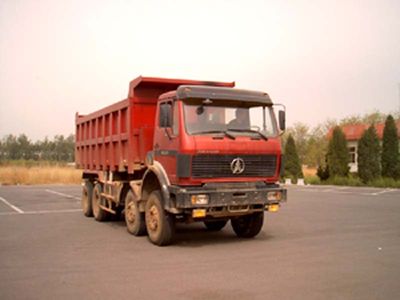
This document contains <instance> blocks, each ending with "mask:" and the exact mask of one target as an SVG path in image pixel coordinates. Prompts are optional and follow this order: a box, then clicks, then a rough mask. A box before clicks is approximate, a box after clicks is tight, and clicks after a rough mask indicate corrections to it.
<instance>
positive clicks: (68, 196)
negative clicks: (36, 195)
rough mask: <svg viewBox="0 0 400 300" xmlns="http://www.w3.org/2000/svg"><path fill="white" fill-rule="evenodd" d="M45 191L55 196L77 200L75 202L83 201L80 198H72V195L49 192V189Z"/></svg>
mask: <svg viewBox="0 0 400 300" xmlns="http://www.w3.org/2000/svg"><path fill="white" fill-rule="evenodd" d="M45 191H46V192H48V193H51V194H55V195H58V196H62V197H65V198H70V199H75V200H79V201H80V200H81V198H79V197H75V196H72V195H68V194H64V193H60V192H57V191H53V190H48V189H46V190H45Z"/></svg>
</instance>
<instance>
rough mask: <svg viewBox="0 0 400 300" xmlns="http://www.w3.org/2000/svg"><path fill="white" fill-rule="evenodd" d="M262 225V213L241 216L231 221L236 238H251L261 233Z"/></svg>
mask: <svg viewBox="0 0 400 300" xmlns="http://www.w3.org/2000/svg"><path fill="white" fill-rule="evenodd" d="M263 223H264V212H259V213H254V214H252V215H246V216H241V217H238V218H234V219H232V220H231V224H232V228H233V231H234V232H235V233H236V235H237V236H238V237H242V238H252V237H255V236H256V235H257V234H259V232H260V231H261V228H262V226H263Z"/></svg>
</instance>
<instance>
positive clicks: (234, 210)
mask: <svg viewBox="0 0 400 300" xmlns="http://www.w3.org/2000/svg"><path fill="white" fill-rule="evenodd" d="M170 191H171V193H172V194H173V195H174V196H175V197H174V198H175V207H176V208H177V209H178V210H179V211H184V212H186V213H190V212H191V211H192V210H193V209H205V211H206V216H207V217H228V216H234V215H243V214H249V213H253V212H257V211H263V210H269V207H270V206H272V205H274V206H275V207H276V205H279V204H280V203H281V202H286V200H287V191H286V189H284V188H282V187H280V186H279V185H275V184H274V185H267V184H265V183H263V182H260V183H240V184H239V183H235V184H234V183H214V184H205V185H203V186H201V187H179V186H172V187H170ZM276 192H278V194H279V195H280V197H279V198H278V199H276V198H275V199H268V195H269V193H276ZM193 195H207V196H208V203H207V204H194V203H192V200H191V199H192V196H193Z"/></svg>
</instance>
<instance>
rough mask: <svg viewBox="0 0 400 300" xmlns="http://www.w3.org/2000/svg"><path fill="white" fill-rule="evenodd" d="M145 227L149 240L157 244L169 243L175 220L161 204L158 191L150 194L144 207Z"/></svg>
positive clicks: (172, 235) (173, 232) (171, 238)
mask: <svg viewBox="0 0 400 300" xmlns="http://www.w3.org/2000/svg"><path fill="white" fill-rule="evenodd" d="M145 216H146V229H147V233H148V237H149V240H150V241H151V242H152V243H153V244H155V245H157V246H166V245H169V244H171V242H172V240H173V238H174V235H175V220H174V217H173V215H170V214H168V213H167V212H166V211H165V210H164V208H163V206H162V200H161V194H160V191H158V190H157V191H154V192H152V193H151V194H150V196H149V198H148V199H147V202H146V208H145Z"/></svg>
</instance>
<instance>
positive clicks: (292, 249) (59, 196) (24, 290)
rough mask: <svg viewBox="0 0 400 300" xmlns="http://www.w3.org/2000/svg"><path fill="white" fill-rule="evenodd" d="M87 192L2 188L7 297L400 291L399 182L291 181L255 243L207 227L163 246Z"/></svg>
mask: <svg viewBox="0 0 400 300" xmlns="http://www.w3.org/2000/svg"><path fill="white" fill-rule="evenodd" d="M80 189H81V187H80V186H62V185H52V186H2V187H0V299H72V298H77V299H111V298H112V299H400V284H399V280H400V190H394V189H376V188H348V187H326V186H318V187H315V186H312V187H311V186H289V187H288V189H289V192H288V197H289V200H288V202H287V203H286V204H284V205H283V206H282V207H281V210H280V211H279V212H278V213H273V214H272V213H267V214H266V219H265V224H264V228H263V230H262V232H261V233H260V234H259V235H258V236H257V237H256V238H255V239H251V240H243V239H238V238H237V237H236V236H235V234H234V233H233V231H232V229H231V227H230V226H226V227H225V228H224V229H223V230H222V231H221V232H214V233H210V232H207V231H206V230H205V228H204V226H203V225H202V224H201V223H198V224H191V225H179V226H178V227H177V232H178V234H177V240H176V243H175V244H174V245H172V246H169V247H163V248H160V247H156V246H154V245H152V244H151V243H150V242H149V241H147V238H146V237H133V236H131V235H129V234H128V233H127V231H126V229H125V224H124V222H123V221H114V222H106V223H98V222H96V221H94V220H93V218H86V217H84V216H83V214H82V213H81V211H80V193H81V190H80Z"/></svg>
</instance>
